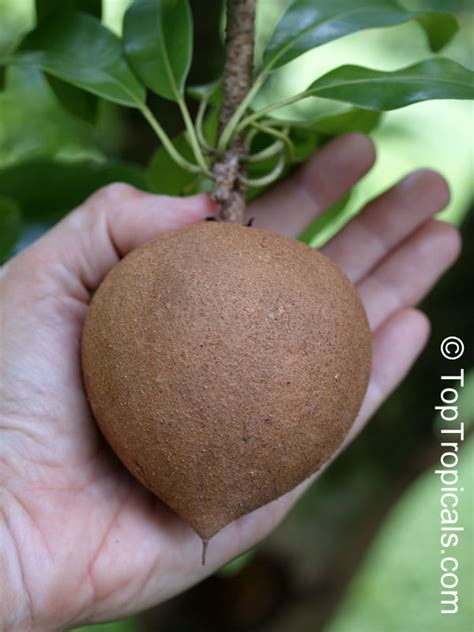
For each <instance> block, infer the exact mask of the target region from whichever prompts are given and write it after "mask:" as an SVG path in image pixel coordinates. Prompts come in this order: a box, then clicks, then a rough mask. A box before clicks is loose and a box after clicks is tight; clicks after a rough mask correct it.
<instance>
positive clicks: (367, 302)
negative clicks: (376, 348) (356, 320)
mask: <svg viewBox="0 0 474 632" xmlns="http://www.w3.org/2000/svg"><path fill="white" fill-rule="evenodd" d="M460 248H461V240H460V237H459V233H458V231H457V230H456V229H455V228H453V227H452V226H450V225H449V224H445V223H443V222H438V221H436V220H430V221H428V222H427V223H426V224H424V225H423V226H422V227H421V228H419V229H418V231H417V232H416V233H414V234H413V235H412V236H411V237H410V238H409V239H407V240H406V241H405V242H403V243H402V244H401V245H400V246H399V248H398V249H397V250H395V251H393V252H392V253H391V254H390V255H389V256H388V257H387V258H386V259H384V260H383V261H382V262H381V263H380V264H379V265H378V266H377V267H376V268H375V269H374V270H373V271H372V272H371V273H370V274H369V275H368V276H366V277H365V278H364V279H363V280H362V281H361V282H360V283H359V285H358V286H357V290H358V292H359V295H360V296H361V298H362V301H363V303H364V306H365V309H366V312H367V316H368V319H369V323H370V327H371V329H373V330H374V329H377V327H379V326H380V325H381V324H382V323H383V321H384V320H385V319H386V318H387V317H388V316H389V315H390V314H392V313H394V312H396V311H397V310H399V309H401V308H402V307H408V306H411V305H415V304H416V303H417V302H418V301H419V300H421V299H422V298H423V296H425V294H427V292H428V291H429V289H430V288H431V287H432V286H433V285H434V283H435V282H436V281H437V279H438V278H439V277H440V276H441V275H442V274H443V272H445V271H446V270H447V269H448V268H449V267H450V266H451V265H452V263H454V261H455V260H456V259H457V257H458V255H459V251H460Z"/></svg>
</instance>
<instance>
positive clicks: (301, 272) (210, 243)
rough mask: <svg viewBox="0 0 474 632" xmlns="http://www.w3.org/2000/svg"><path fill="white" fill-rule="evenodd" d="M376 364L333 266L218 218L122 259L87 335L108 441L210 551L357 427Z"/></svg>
mask: <svg viewBox="0 0 474 632" xmlns="http://www.w3.org/2000/svg"><path fill="white" fill-rule="evenodd" d="M370 358H371V344H370V333H369V329H368V324H367V319H366V316H365V312H364V309H363V307H362V304H361V302H360V300H359V297H358V295H357V294H356V291H355V290H354V288H353V287H352V285H351V283H350V282H349V280H348V279H347V278H346V276H345V275H344V274H343V273H342V272H341V271H340V270H339V269H338V268H337V267H336V266H334V264H332V263H331V262H330V261H329V260H328V259H327V258H326V257H324V256H323V255H322V254H320V253H319V252H317V251H315V250H312V249H311V248H309V247H308V246H306V245H304V244H302V243H299V242H296V241H293V240H290V239H287V238H285V237H281V236H278V235H276V234H273V233H270V232H267V231H264V230H259V229H255V228H247V227H243V226H240V225H237V224H228V223H221V222H206V223H201V224H196V225H193V226H190V227H187V228H184V229H180V230H178V231H173V232H170V233H167V234H165V235H164V236H162V237H160V238H159V239H157V240H155V241H152V242H149V243H148V244H146V245H144V246H142V247H140V248H138V249H136V250H135V251H133V252H132V253H131V254H130V255H128V256H127V257H125V259H123V260H122V261H121V262H120V263H119V264H118V265H117V266H116V267H115V268H114V269H113V270H112V271H111V272H110V273H109V275H108V276H107V277H106V279H105V280H104V282H103V283H102V285H101V286H100V288H99V289H98V291H97V293H96V295H95V296H94V299H93V301H92V304H91V307H90V310H89V312H88V316H87V319H86V323H85V328H84V334H83V339H82V360H83V372H84V380H85V385H86V390H87V394H88V397H89V401H90V403H91V406H92V410H93V412H94V415H95V417H96V419H97V421H98V423H99V425H100V427H101V429H102V431H103V433H104V435H105V437H106V438H107V440H108V441H109V443H110V444H111V446H112V447H113V449H114V450H115V452H116V453H117V455H118V456H119V457H120V459H121V460H122V461H123V463H124V464H125V465H126V466H127V468H128V469H129V470H130V472H132V474H134V475H135V476H136V477H137V478H138V479H139V480H140V481H141V482H142V483H143V484H144V485H145V486H146V487H148V489H150V490H151V491H153V492H154V493H155V494H156V495H157V496H159V497H160V498H161V499H162V500H163V501H164V502H166V503H167V504H168V505H169V506H170V507H171V508H172V509H174V510H175V511H176V513H178V514H179V515H180V516H181V517H182V518H183V519H184V520H185V521H186V522H187V523H188V524H190V525H191V526H192V527H193V528H194V529H195V530H196V532H197V533H198V534H199V535H200V536H201V537H202V538H203V539H206V540H207V539H209V538H210V537H212V536H213V535H214V534H215V533H216V532H218V531H219V530H220V529H222V528H223V527H224V526H225V525H226V524H228V523H229V522H231V521H232V520H234V519H236V518H238V517H239V516H241V515H243V514H246V513H248V512H250V511H252V510H254V509H256V508H257V507H260V506H261V505H264V504H266V503H268V502H269V501H271V500H273V499H275V498H277V497H279V496H281V495H282V494H284V493H285V492H287V491H288V490H290V489H292V488H293V487H295V486H296V485H297V484H298V483H300V482H301V481H302V480H304V479H305V478H307V477H308V476H309V475H310V474H312V473H313V472H314V471H316V470H317V469H318V468H320V467H321V465H322V464H323V463H324V462H325V461H326V460H327V459H328V458H329V457H330V455H331V454H332V453H333V452H334V451H335V450H336V448H337V447H338V446H339V445H340V443H341V441H342V440H343V438H344V436H345V435H346V433H347V431H348V430H349V428H350V426H351V424H352V422H353V420H354V418H355V416H356V415H357V412H358V410H359V407H360V404H361V402H362V398H363V396H364V394H365V390H366V387H367V381H368V376H369V370H370Z"/></svg>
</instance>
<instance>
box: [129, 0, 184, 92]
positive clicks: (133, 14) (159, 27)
mask: <svg viewBox="0 0 474 632" xmlns="http://www.w3.org/2000/svg"><path fill="white" fill-rule="evenodd" d="M123 40H124V47H125V54H126V56H127V58H128V60H129V62H130V64H131V66H132V68H133V69H134V71H135V72H136V74H137V76H138V77H139V78H140V79H141V81H142V82H143V83H144V84H145V85H146V86H147V87H148V88H150V89H151V90H153V91H154V92H156V94H159V95H160V96H161V97H164V98H165V99H171V100H176V97H177V95H180V94H183V91H184V84H185V81H186V77H187V75H188V72H189V68H190V65H191V58H192V46H193V25H192V18H191V11H190V9H189V4H188V2H187V0H135V2H133V4H132V5H131V6H130V7H129V9H128V10H127V12H126V14H125V18H124V23H123Z"/></svg>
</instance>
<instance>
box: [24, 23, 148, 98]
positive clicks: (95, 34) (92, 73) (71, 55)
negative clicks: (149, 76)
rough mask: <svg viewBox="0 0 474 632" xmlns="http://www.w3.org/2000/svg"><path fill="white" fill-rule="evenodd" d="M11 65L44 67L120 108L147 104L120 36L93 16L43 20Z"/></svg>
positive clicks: (52, 73) (54, 74)
mask: <svg viewBox="0 0 474 632" xmlns="http://www.w3.org/2000/svg"><path fill="white" fill-rule="evenodd" d="M11 63H16V64H24V65H31V66H35V67H39V68H41V69H42V70H43V71H44V72H46V73H48V74H51V75H53V76H54V77H57V78H58V79H61V80H63V81H65V82H67V83H71V84H72V85H74V86H76V87H78V88H82V89H83V90H87V91H88V92H92V93H93V94H96V95H97V96H99V97H102V98H104V99H107V100H109V101H113V102H114V103H119V104H120V105H125V106H129V107H140V106H141V105H142V104H143V103H144V101H145V89H144V87H143V86H142V85H141V84H140V83H139V81H138V80H137V78H136V77H135V75H134V74H133V72H132V70H131V69H130V67H129V65H128V63H127V61H126V59H125V58H124V56H123V53H122V48H121V44H120V40H119V38H118V37H117V36H116V35H115V34H114V33H112V31H110V30H109V29H107V28H106V27H105V26H103V25H102V24H101V23H100V21H99V20H97V19H96V18H94V17H92V16H90V15H85V14H82V13H76V14H70V15H69V14H67V15H64V14H61V15H59V16H57V17H55V18H52V19H48V20H47V21H45V22H43V23H42V24H40V26H38V27H37V28H36V29H35V30H34V31H32V32H31V33H29V34H28V35H27V36H26V38H25V39H24V40H23V42H22V44H21V46H20V49H19V50H18V51H17V53H16V54H15V56H14V57H13V59H12V60H11Z"/></svg>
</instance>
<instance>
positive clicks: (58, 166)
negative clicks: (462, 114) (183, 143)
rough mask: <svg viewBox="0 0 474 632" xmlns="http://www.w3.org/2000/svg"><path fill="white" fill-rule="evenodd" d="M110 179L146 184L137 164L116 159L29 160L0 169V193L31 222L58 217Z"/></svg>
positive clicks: (111, 180)
mask: <svg viewBox="0 0 474 632" xmlns="http://www.w3.org/2000/svg"><path fill="white" fill-rule="evenodd" d="M111 182H127V183H129V184H132V185H134V186H136V187H138V188H141V189H145V190H146V188H147V187H146V183H145V178H144V174H143V171H142V170H141V169H140V168H138V167H136V166H134V165H128V164H126V163H119V162H106V163H97V162H93V161H89V160H80V161H74V162H60V161H57V160H31V161H28V162H23V163H19V164H16V165H12V166H10V167H5V168H4V169H0V195H2V196H3V195H4V196H6V197H8V198H11V199H13V200H14V201H15V202H16V203H17V204H18V205H19V206H20V207H21V209H22V211H23V216H24V217H25V218H26V219H27V220H29V221H35V222H46V223H51V222H54V221H56V220H58V219H59V218H60V217H62V216H63V215H64V214H65V213H66V212H67V211H70V210H71V209H73V208H75V207H76V206H78V205H79V204H81V203H82V202H83V201H84V200H85V199H86V198H87V197H88V196H89V195H91V194H92V193H94V191H96V190H97V189H99V188H100V187H102V186H104V185H106V184H109V183H111Z"/></svg>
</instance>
